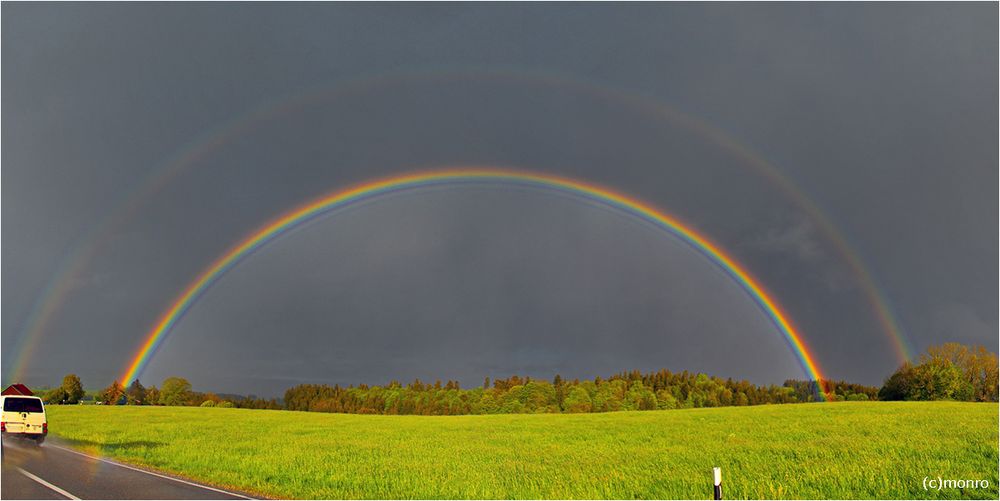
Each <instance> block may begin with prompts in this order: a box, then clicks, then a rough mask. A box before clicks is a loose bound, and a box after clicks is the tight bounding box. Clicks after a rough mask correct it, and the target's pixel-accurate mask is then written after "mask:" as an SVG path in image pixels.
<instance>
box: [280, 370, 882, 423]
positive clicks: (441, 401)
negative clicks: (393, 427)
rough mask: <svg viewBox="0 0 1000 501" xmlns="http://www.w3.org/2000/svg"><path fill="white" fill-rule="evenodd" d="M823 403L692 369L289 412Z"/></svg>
mask: <svg viewBox="0 0 1000 501" xmlns="http://www.w3.org/2000/svg"><path fill="white" fill-rule="evenodd" d="M824 384H825V385H827V387H828V388H830V389H832V390H833V391H834V393H835V397H834V398H835V399H837V400H870V399H875V398H876V397H877V395H878V388H875V387H868V386H862V385H858V384H851V383H846V382H842V381H837V382H824ZM817 400H819V387H818V385H817V383H816V382H814V381H795V380H789V381H786V382H785V384H784V385H783V386H775V385H771V386H757V385H754V384H751V383H749V382H747V381H734V380H732V379H721V378H717V377H710V376H707V375H705V374H693V373H689V372H686V371H685V372H680V373H671V372H670V371H668V370H661V371H659V372H652V373H646V374H643V373H640V372H639V371H632V372H628V373H621V374H616V375H614V376H611V377H609V378H607V379H603V378H600V377H598V378H595V379H594V380H583V381H581V380H578V379H574V380H572V381H568V380H564V379H563V378H562V377H560V376H559V375H556V376H555V377H554V378H553V379H552V381H548V380H540V379H532V378H530V377H520V376H511V377H509V378H506V379H496V380H493V381H492V382H491V381H490V380H489V379H487V380H486V381H484V383H483V385H482V386H478V387H474V388H470V389H462V388H461V387H460V386H459V384H458V383H457V382H455V381H448V382H446V383H443V384H442V383H441V381H436V382H435V383H433V384H427V383H423V382H421V381H420V380H416V381H414V382H412V383H410V384H407V385H403V384H400V383H399V382H398V381H393V382H391V383H389V384H388V385H386V386H367V385H359V386H350V387H347V388H343V387H340V386H327V385H312V384H304V385H299V386H296V387H294V388H289V389H288V391H286V392H285V408H287V409H289V410H300V411H313V412H344V413H352V414H355V413H356V414H420V415H457V414H517V413H560V412H566V413H581V412H612V411H624V410H657V409H688V408H694V407H721V406H730V405H761V404H787V403H797V402H812V401H817Z"/></svg>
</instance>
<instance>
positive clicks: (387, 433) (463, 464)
mask: <svg viewBox="0 0 1000 501" xmlns="http://www.w3.org/2000/svg"><path fill="white" fill-rule="evenodd" d="M997 411H998V407H997V404H974V403H957V402H844V403H831V404H796V405H768V406H759V407H726V408H714V409H690V410H677V411H648V412H618V413H608V414H586V415H558V414H553V415H492V416H451V417H420V416H369V415H344V414H320V413H303V412H288V411H263V410H244V409H219V408H200V407H103V406H64V407H60V406H51V407H48V414H49V429H50V430H51V433H52V434H53V435H55V436H57V437H59V439H60V440H61V441H62V442H63V443H69V444H71V445H72V446H74V447H77V448H79V449H81V450H84V451H89V452H92V453H100V454H103V455H106V456H109V457H112V458H116V459H118V460H122V461H126V462H130V463H133V464H139V465H146V466H149V467H153V468H157V469H160V470H164V471H168V472H174V473H177V474H181V475H184V476H187V477H190V478H194V479H198V480H202V481H206V482H209V483H213V484H216V485H221V486H227V487H231V488H236V489H242V490H245V491H249V492H252V493H257V494H262V495H265V496H274V497H297V498H694V499H705V498H711V494H712V487H711V468H712V467H713V466H720V467H722V470H723V486H724V490H725V496H726V497H727V498H992V499H996V498H997V497H998V492H997V468H998V450H997V442H998V438H1000V437H998V421H997ZM924 477H932V478H937V477H941V478H944V479H969V480H972V479H975V480H987V481H989V487H988V488H985V489H983V488H980V489H971V490H970V489H966V490H960V489H944V490H940V491H938V490H925V489H924V486H923V484H924Z"/></svg>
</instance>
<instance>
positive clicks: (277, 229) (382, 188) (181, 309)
mask: <svg viewBox="0 0 1000 501" xmlns="http://www.w3.org/2000/svg"><path fill="white" fill-rule="evenodd" d="M487 182H494V183H496V182H500V183H505V184H513V185H520V186H528V187H535V188H548V189H553V190H556V191H560V192H564V193H570V194H573V195H577V196H583V197H585V198H587V199H589V200H591V201H594V202H597V203H599V204H602V205H604V206H607V207H611V208H614V209H617V210H620V211H623V212H625V213H627V214H631V215H633V216H637V217H640V218H642V219H644V220H645V221H648V222H650V223H653V224H654V225H656V226H658V227H660V228H662V229H665V230H667V231H668V232H670V233H671V234H673V235H675V236H677V237H679V238H680V239H681V240H683V241H684V242H686V243H687V244H689V245H690V246H691V247H692V248H694V249H695V250H697V251H698V252H700V253H701V254H702V255H704V256H705V257H707V258H709V260H711V261H712V262H713V263H715V264H716V265H717V266H719V268H721V269H722V270H723V271H724V272H725V273H726V274H728V275H729V276H730V277H731V278H732V279H733V280H735V281H736V282H737V283H738V284H739V285H740V286H741V287H742V288H743V289H744V290H745V291H746V292H747V293H748V294H749V295H750V297H751V298H753V300H754V301H755V302H756V303H757V305H758V306H759V307H760V309H761V310H762V311H763V312H764V313H765V314H766V315H767V316H768V317H769V318H770V319H771V322H772V323H773V324H774V325H775V327H777V329H778V330H779V331H780V332H781V333H782V334H783V335H784V337H785V340H786V341H787V342H788V344H789V346H790V347H791V349H792V351H793V352H794V354H795V356H796V357H797V358H798V360H799V363H800V365H801V366H802V369H803V370H804V371H805V373H806V374H807V376H808V377H810V378H811V379H813V380H815V381H822V380H823V379H824V378H823V376H822V374H821V372H820V369H819V366H818V365H817V364H816V361H815V357H814V356H813V355H812V353H811V352H810V351H809V349H808V348H807V347H806V345H805V342H804V341H803V339H802V335H801V334H800V333H799V332H798V331H797V330H796V329H795V327H794V326H793V325H792V322H791V320H790V319H789V318H788V315H787V314H786V313H785V312H784V311H782V309H781V308H780V307H779V306H778V303H777V302H776V301H775V300H774V299H773V298H772V297H771V295H770V294H769V293H768V292H767V291H766V290H765V289H764V288H763V286H761V285H760V283H759V282H758V281H757V280H756V279H754V278H753V277H752V276H751V275H750V273H749V272H748V271H747V270H746V269H745V268H744V267H743V266H742V265H740V264H739V263H737V262H736V260H735V259H733V258H732V257H730V256H729V255H727V254H726V253H725V252H723V251H722V249H720V248H719V247H718V246H716V245H715V244H714V243H712V242H711V241H709V239H708V238H706V237H705V236H703V235H701V234H699V233H698V232H697V231H695V230H694V229H693V228H691V227H690V226H687V225H685V224H683V223H681V222H680V221H679V220H677V218H675V217H673V216H670V215H668V214H666V213H664V212H662V211H660V210H659V209H657V208H655V207H653V206H652V205H649V204H647V203H645V202H642V201H640V200H637V199H635V198H633V197H629V196H626V195H623V194H621V193H618V192H615V191H613V190H611V189H608V188H605V187H602V186H597V185H594V184H590V183H587V182H584V181H578V180H574V179H569V178H564V177H558V176H554V175H549V174H540V173H532V172H524V171H515V170H507V169H497V168H460V169H443V170H434V171H426V172H418V173H412V174H405V175H400V176H395V177H389V178H384V179H379V180H375V181H371V182H367V183H363V184H360V185H357V186H355V187H353V188H348V189H346V190H341V191H336V192H334V193H331V194H329V195H326V196H323V197H321V198H319V199H317V200H313V201H311V202H309V203H306V204H305V205H303V206H301V207H299V208H297V209H294V210H292V211H290V212H288V213H286V214H284V215H282V216H280V217H278V218H277V219H275V220H273V221H271V222H269V223H267V224H266V225H264V226H263V227H261V228H260V229H258V230H256V231H254V232H253V233H252V234H250V235H249V236H248V237H246V238H245V239H243V240H242V241H241V242H240V243H238V244H237V245H236V246H235V247H233V248H231V249H230V250H229V251H228V252H226V253H225V254H223V255H222V256H221V257H219V258H218V259H216V260H215V262H213V263H212V264H211V266H209V267H208V268H206V269H205V270H204V271H202V272H201V274H199V275H198V277H197V278H196V279H195V280H194V281H193V282H191V284H190V285H188V286H187V288H186V289H184V292H183V293H182V294H181V295H180V296H179V297H178V298H177V299H176V300H175V301H174V302H173V303H172V304H171V305H170V307H169V308H168V309H167V310H166V312H165V313H164V314H163V315H162V316H161V317H160V319H159V321H157V323H156V325H155V326H154V327H153V328H152V330H150V331H149V334H148V335H147V336H146V339H145V342H143V344H142V346H141V347H140V349H139V351H138V352H137V353H136V355H135V357H134V358H133V359H132V361H131V362H130V363H129V365H128V368H127V369H126V371H125V372H124V375H123V376H122V378H121V381H122V384H126V385H127V384H128V383H129V381H132V380H133V379H136V378H138V377H139V375H140V374H141V373H142V371H143V369H144V368H145V366H146V364H147V363H148V362H149V361H150V359H151V358H152V357H153V355H154V354H155V352H156V350H157V348H158V347H159V346H160V344H161V343H162V342H163V340H164V339H165V338H166V337H167V335H168V334H169V333H170V331H171V330H172V329H173V327H174V325H176V324H177V322H178V321H179V320H180V319H181V318H182V317H183V316H184V314H185V313H186V312H187V311H188V310H189V309H190V308H191V306H192V305H193V304H194V303H195V302H197V300H198V298H199V297H200V296H201V295H202V294H203V293H204V292H205V291H206V290H207V289H208V288H209V287H211V286H212V284H214V283H215V282H216V281H218V280H219V279H220V278H221V277H222V276H223V275H225V274H226V272H227V271H229V270H230V269H232V268H233V267H234V266H236V265H237V264H239V262H240V261H242V260H243V259H245V258H246V257H248V256H250V255H251V254H253V253H254V252H255V251H256V250H257V249H260V248H261V247H263V246H264V245H266V244H267V243H269V242H271V241H273V240H275V239H276V238H278V237H280V236H281V235H283V234H285V233H287V232H288V231H290V230H292V229H294V228H296V227H298V226H300V225H302V224H304V223H306V222H308V221H311V220H313V219H315V218H317V217H319V216H321V215H323V214H326V213H329V212H331V211H333V210H336V209H339V208H342V207H345V206H347V205H350V204H353V203H357V202H360V201H363V200H366V199H369V198H372V197H376V196H379V195H384V194H387V193H392V192H398V191H403V190H410V189H414V188H420V187H425V186H437V185H449V184H462V183H467V184H468V183H487Z"/></svg>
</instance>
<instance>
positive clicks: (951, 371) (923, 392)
mask: <svg viewBox="0 0 1000 501" xmlns="http://www.w3.org/2000/svg"><path fill="white" fill-rule="evenodd" d="M971 393H972V392H971V388H968V383H967V382H966V381H964V380H963V379H962V371H960V370H959V369H958V367H955V364H953V363H951V361H949V360H944V359H933V360H928V361H926V362H924V363H922V364H920V365H918V366H916V367H914V368H913V371H912V372H911V378H910V382H909V390H908V391H907V393H906V400H952V399H955V398H956V397H958V398H961V397H967V396H968V395H971Z"/></svg>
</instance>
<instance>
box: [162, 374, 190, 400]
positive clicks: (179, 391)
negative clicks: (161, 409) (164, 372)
mask: <svg viewBox="0 0 1000 501" xmlns="http://www.w3.org/2000/svg"><path fill="white" fill-rule="evenodd" d="M190 398H191V383H189V382H188V380H187V379H184V378H182V377H168V378H167V379H164V380H163V384H162V385H160V400H159V401H160V405H185V404H187V403H188V401H189V400H190Z"/></svg>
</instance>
